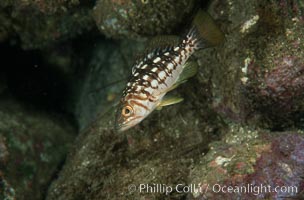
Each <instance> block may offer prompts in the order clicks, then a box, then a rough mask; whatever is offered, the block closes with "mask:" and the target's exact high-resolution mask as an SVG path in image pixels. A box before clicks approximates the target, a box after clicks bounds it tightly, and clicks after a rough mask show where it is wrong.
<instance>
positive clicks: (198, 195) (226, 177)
mask: <svg viewBox="0 0 304 200" xmlns="http://www.w3.org/2000/svg"><path fill="white" fill-rule="evenodd" d="M228 132H229V133H228V134H227V135H226V136H225V137H224V138H223V139H222V140H221V141H220V142H214V143H211V144H210V151H209V152H208V154H206V155H205V156H204V157H203V158H202V160H201V161H200V163H201V164H198V165H197V166H195V167H194V169H193V170H192V171H191V173H190V174H191V175H190V183H189V184H193V185H196V186H197V190H196V191H193V193H192V195H193V197H195V198H194V199H231V200H232V199H249V200H250V199H289V198H290V199H297V197H300V194H301V193H303V190H304V189H303V184H304V178H303V173H304V162H303V161H304V156H303V151H302V150H301V149H302V148H303V145H304V136H303V134H300V133H296V132H283V133H276V132H272V133H270V132H267V131H257V130H250V129H248V128H244V127H237V126H232V127H230V130H229V131H228ZM262 186H263V187H262ZM229 187H230V189H229V191H228V188H229ZM231 188H232V189H231ZM237 190H238V191H237Z"/></svg>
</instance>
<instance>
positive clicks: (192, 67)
mask: <svg viewBox="0 0 304 200" xmlns="http://www.w3.org/2000/svg"><path fill="white" fill-rule="evenodd" d="M197 71H198V64H197V62H196V61H188V62H186V63H185V65H184V67H183V71H182V73H181V74H180V75H179V77H178V80H177V81H176V83H175V84H174V85H173V86H172V87H173V88H176V87H177V86H179V85H180V84H182V83H185V82H186V81H187V80H188V79H189V78H191V77H192V76H194V75H195V74H196V73H197Z"/></svg>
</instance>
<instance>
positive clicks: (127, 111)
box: [121, 106, 133, 117]
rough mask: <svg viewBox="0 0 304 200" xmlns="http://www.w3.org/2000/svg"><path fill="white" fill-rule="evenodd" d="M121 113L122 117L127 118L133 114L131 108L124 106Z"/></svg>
mask: <svg viewBox="0 0 304 200" xmlns="http://www.w3.org/2000/svg"><path fill="white" fill-rule="evenodd" d="M121 113H122V115H123V116H125V117H129V116H130V115H131V114H132V113H133V108H132V107H131V106H125V107H124V108H123V109H122V112H121Z"/></svg>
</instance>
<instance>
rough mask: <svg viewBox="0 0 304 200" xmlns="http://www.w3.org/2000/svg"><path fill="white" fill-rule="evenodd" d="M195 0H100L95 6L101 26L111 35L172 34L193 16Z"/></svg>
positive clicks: (95, 15)
mask: <svg viewBox="0 0 304 200" xmlns="http://www.w3.org/2000/svg"><path fill="white" fill-rule="evenodd" d="M195 5H197V1H196V0H180V1H174V0H168V1H162V0H135V1H132V0H99V1H97V3H96V6H95V8H94V19H95V22H96V25H97V27H98V29H99V30H100V31H101V32H102V33H103V34H105V35H106V36H108V37H111V38H129V39H130V38H133V39H134V38H139V37H143V36H154V35H159V34H172V33H174V31H175V32H176V30H177V29H180V28H181V27H182V26H181V25H183V24H185V23H186V22H185V19H187V17H189V16H191V15H192V13H191V12H192V11H193V10H194V8H195Z"/></svg>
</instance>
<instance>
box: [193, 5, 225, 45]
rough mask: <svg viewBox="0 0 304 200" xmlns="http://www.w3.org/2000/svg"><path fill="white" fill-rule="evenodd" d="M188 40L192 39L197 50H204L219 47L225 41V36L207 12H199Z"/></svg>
mask: <svg viewBox="0 0 304 200" xmlns="http://www.w3.org/2000/svg"><path fill="white" fill-rule="evenodd" d="M187 39H188V40H191V39H192V40H193V41H192V43H194V45H195V46H196V48H198V49H202V48H207V47H211V46H216V45H219V44H220V43H222V42H223V41H224V39H225V36H224V34H223V32H222V31H221V30H220V29H219V27H218V26H217V25H216V24H215V22H214V20H213V19H212V18H211V16H210V15H209V14H208V13H207V12H205V11H202V10H199V11H198V12H197V14H196V16H195V17H194V19H193V21H192V27H191V29H190V31H189V32H188V34H187Z"/></svg>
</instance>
